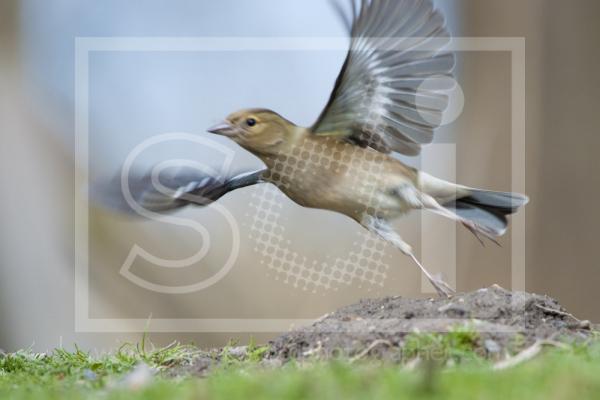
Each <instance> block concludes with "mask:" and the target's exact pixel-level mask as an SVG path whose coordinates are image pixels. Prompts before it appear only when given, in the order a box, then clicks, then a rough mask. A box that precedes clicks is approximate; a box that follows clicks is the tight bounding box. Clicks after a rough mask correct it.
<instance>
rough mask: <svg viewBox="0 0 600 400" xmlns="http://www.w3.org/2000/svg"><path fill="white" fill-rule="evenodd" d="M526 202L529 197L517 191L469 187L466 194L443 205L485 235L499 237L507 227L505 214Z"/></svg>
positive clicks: (516, 209) (510, 212)
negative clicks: (471, 223)
mask: <svg viewBox="0 0 600 400" xmlns="http://www.w3.org/2000/svg"><path fill="white" fill-rule="evenodd" d="M528 202H529V198H528V197H527V196H525V195H522V194H519V193H507V192H491V191H487V190H479V189H471V190H470V193H469V195H468V196H466V197H462V198H460V199H457V200H454V201H452V202H450V203H447V204H444V207H445V208H447V209H448V210H450V211H452V212H454V213H456V214H457V215H458V216H460V217H461V218H463V219H465V220H467V221H471V222H473V223H474V224H475V225H476V227H477V230H478V231H481V232H482V233H483V234H485V235H486V236H488V237H489V236H492V237H499V236H502V235H504V234H505V233H506V229H507V228H508V219H507V216H508V215H510V214H514V213H516V212H517V211H518V209H519V208H521V207H523V206H524V205H526V204H527V203H528Z"/></svg>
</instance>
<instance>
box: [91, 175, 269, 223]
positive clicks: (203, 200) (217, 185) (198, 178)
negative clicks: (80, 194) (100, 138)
mask: <svg viewBox="0 0 600 400" xmlns="http://www.w3.org/2000/svg"><path fill="white" fill-rule="evenodd" d="M263 172H264V170H257V171H250V172H245V173H241V174H237V175H235V176H233V177H231V178H228V179H222V178H220V177H216V176H210V175H206V174H203V173H201V172H199V171H198V170H197V169H194V168H181V169H179V170H177V171H176V172H175V173H172V174H167V175H166V176H161V179H160V185H161V186H163V189H162V190H159V188H157V187H156V185H155V184H154V183H153V182H152V176H151V174H149V173H148V174H145V175H136V174H132V176H130V177H129V192H130V194H131V197H132V199H133V201H134V202H135V203H136V204H137V205H139V206H140V207H142V208H143V209H145V210H148V211H152V212H157V213H165V212H170V211H175V210H178V209H180V208H183V207H186V206H188V205H198V206H206V205H208V204H210V203H212V202H214V201H217V200H218V199H219V198H221V197H222V196H224V195H225V194H227V193H229V192H231V191H234V190H236V189H240V188H243V187H246V186H250V185H254V184H257V183H260V182H261V175H262V173H263ZM164 188H167V189H168V190H166V191H165V190H164ZM91 198H92V200H93V201H94V202H95V203H96V204H97V205H99V206H101V207H104V208H108V209H111V210H113V211H117V212H121V213H126V214H132V215H133V214H135V210H134V209H132V208H131V206H130V205H129V204H128V202H127V200H125V197H124V196H123V193H122V191H121V180H120V177H119V178H117V179H114V180H113V181H111V182H104V183H101V182H98V183H96V184H94V185H92V187H91Z"/></svg>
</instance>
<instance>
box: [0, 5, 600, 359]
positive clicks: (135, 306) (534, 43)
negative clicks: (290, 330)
mask: <svg viewBox="0 0 600 400" xmlns="http://www.w3.org/2000/svg"><path fill="white" fill-rule="evenodd" d="M437 5H438V7H440V8H442V9H443V10H444V13H445V15H446V16H447V19H448V25H449V27H450V30H451V32H452V33H453V34H454V35H455V36H465V37H519V38H521V37H524V38H525V40H526V73H527V80H526V108H527V111H526V171H525V175H526V192H527V194H528V195H529V196H530V197H531V199H532V202H531V203H530V204H529V205H528V206H527V209H526V215H527V217H526V238H525V239H526V242H525V243H526V247H525V249H526V271H525V278H526V280H525V282H526V289H527V290H528V291H531V292H537V293H542V294H548V295H550V296H552V297H555V298H557V299H558V300H559V301H560V302H561V303H562V304H563V305H564V306H565V307H567V309H569V311H570V312H572V313H573V314H575V315H577V316H578V317H579V318H582V319H590V320H593V321H595V322H598V321H600V310H599V309H598V308H597V307H596V304H597V303H598V301H600V292H599V291H598V285H599V284H600V265H599V263H598V261H597V251H596V247H597V246H596V240H597V232H596V229H597V226H598V225H599V223H600V213H599V212H597V211H596V210H595V202H596V199H598V198H599V197H600V174H599V172H600V171H599V170H598V166H597V163H596V162H595V157H594V156H595V151H596V150H597V149H598V148H600V135H599V134H598V128H597V127H596V119H597V111H598V108H599V106H600V102H599V100H598V97H597V93H598V91H599V90H600V77H599V76H598V74H597V71H598V69H599V67H600V46H599V40H600V25H598V24H597V21H596V19H597V15H599V13H600V3H598V2H597V1H595V0H573V1H569V2H565V1H560V0H527V1H522V0H505V1H502V2H499V1H496V0H440V1H437ZM307 36H313V37H323V36H325V37H345V36H347V32H346V30H345V27H344V25H343V23H342V21H341V20H340V18H339V17H338V15H337V13H336V11H335V8H333V7H332V6H331V5H330V3H329V2H327V1H324V0H303V1H300V0H294V1H286V2H282V1H277V0H253V1H241V0H222V1H219V2H211V1H179V0H178V1H171V2H162V1H158V0H150V1H144V2H141V1H133V2H121V1H116V0H109V1H103V2H92V1H87V0H85V1H74V0H60V1H54V2H45V1H42V0H22V1H17V0H8V1H3V2H0V177H1V178H0V179H1V184H2V186H1V187H2V196H0V221H1V224H0V348H2V349H5V350H15V349H18V348H22V347H29V346H33V347H34V348H35V349H37V350H46V349H49V348H52V347H56V346H59V345H64V346H70V345H72V344H73V343H77V344H78V345H80V347H82V348H89V349H108V348H111V347H114V346H115V345H117V344H119V343H122V342H123V341H134V340H138V339H139V338H140V336H141V334H140V333H139V332H135V331H136V330H140V329H139V324H136V323H131V324H130V325H128V324H129V323H128V322H127V321H129V320H137V321H141V320H147V321H148V322H147V323H146V326H147V327H148V328H147V330H149V331H152V330H153V325H152V319H182V320H192V319H209V320H214V321H217V320H222V319H237V320H247V319H259V320H260V319H289V320H293V319H312V318H317V317H319V316H320V315H322V314H324V313H326V312H328V311H331V310H333V309H335V308H337V307H339V306H342V305H345V304H349V303H351V302H354V301H357V300H359V299H360V298H364V297H375V296H383V295H402V296H425V295H427V294H426V293H423V290H422V285H421V277H420V275H419V273H418V271H417V270H416V268H414V266H413V265H411V263H410V260H408V259H405V257H403V256H402V255H400V254H398V253H397V252H395V251H394V250H393V249H389V248H387V247H386V248H385V249H384V250H383V252H384V254H385V255H384V258H383V261H382V263H384V264H385V265H386V266H387V267H386V269H385V271H386V279H385V282H384V284H383V286H379V285H369V284H352V285H347V286H344V287H339V288H336V290H314V291H313V290H303V289H304V288H302V287H294V286H293V285H291V284H289V283H286V282H285V281H284V279H281V277H280V276H277V274H276V273H274V272H273V271H271V270H269V268H267V267H266V266H265V265H264V264H261V261H262V260H261V258H260V257H259V256H258V253H257V251H256V249H255V247H256V243H255V242H254V241H253V240H252V239H253V238H252V237H251V236H252V232H253V231H252V217H253V215H252V214H253V212H256V208H255V207H254V208H253V205H252V204H253V203H252V201H253V200H252V199H255V198H256V193H257V190H262V189H260V188H256V187H253V188H247V189H243V190H241V191H239V192H234V193H232V194H230V195H228V196H227V197H225V198H224V199H222V200H221V201H219V204H221V205H223V206H224V207H225V208H226V210H228V212H230V213H231V215H232V216H233V217H234V219H235V221H236V222H237V224H238V225H239V230H240V249H239V257H238V258H237V261H236V262H235V264H234V266H233V267H232V269H231V271H229V273H228V274H227V275H226V276H225V277H224V278H223V279H221V280H220V281H219V282H217V283H216V284H215V285H213V286H211V287H209V288H207V289H205V290H202V291H200V292H195V293H190V294H180V295H172V294H170V295H169V294H160V293H155V292H152V291H148V290H146V289H144V288H142V287H139V286H137V285H135V284H133V283H132V282H131V281H129V280H127V279H125V278H124V277H123V276H122V275H120V274H119V269H120V268H121V266H122V265H123V262H124V260H125V259H126V258H127V255H128V254H129V251H130V249H131V247H132V245H134V244H139V245H141V246H142V247H145V248H148V249H152V250H153V251H154V252H155V253H156V254H157V256H160V257H164V258H178V257H189V256H191V255H193V254H194V253H195V252H196V251H197V250H198V248H199V242H201V240H202V238H201V236H200V235H198V233H197V232H193V231H190V230H187V229H185V228H181V227H177V226H173V225H168V224H162V223H159V222H151V221H143V220H139V219H131V218H126V217H123V216H120V215H116V214H113V213H111V212H108V211H105V210H101V209H97V208H94V207H92V208H91V209H90V210H89V213H87V215H88V217H89V231H88V232H89V241H88V244H89V276H88V278H89V279H88V280H87V281H86V282H84V283H85V284H86V285H88V287H89V304H87V307H84V310H85V311H87V315H88V317H89V318H92V319H94V318H96V319H111V320H117V321H122V323H120V324H119V326H121V327H123V328H124V329H122V330H123V331H127V332H97V333H94V332H80V330H81V329H77V330H76V326H75V311H76V304H75V273H74V270H75V259H76V257H75V254H76V251H77V250H78V249H76V247H75V243H76V236H75V235H76V232H77V231H78V230H77V229H76V224H77V223H79V222H80V221H78V220H77V219H76V218H75V210H76V208H77V207H79V206H81V204H77V201H78V200H77V197H78V195H79V194H81V193H82V192H83V190H84V188H85V186H86V185H87V182H86V181H85V179H84V176H85V175H89V177H90V178H91V179H92V180H96V179H110V178H111V177H113V176H115V175H116V174H117V173H118V172H119V169H120V167H121V165H122V164H123V162H124V161H125V158H126V157H127V155H128V154H129V153H130V152H131V151H132V150H133V149H134V148H135V147H136V146H137V145H138V144H140V143H141V142H143V141H144V140H146V139H148V138H151V137H153V136H156V135H159V134H164V133H168V132H187V133H191V134H194V135H198V136H199V137H204V138H209V140H212V141H215V142H217V143H220V144H222V145H224V146H226V147H227V148H228V149H230V150H232V154H235V156H234V159H233V165H232V167H231V168H232V170H236V171H238V170H240V171H241V170H244V169H247V168H251V167H256V166H260V163H259V162H258V161H257V160H256V159H254V158H253V157H251V156H249V155H248V154H246V153H245V152H243V151H242V150H241V149H240V148H238V147H236V146H235V145H233V144H231V143H229V142H227V140H225V139H223V138H214V137H210V136H209V135H208V134H207V133H205V130H206V127H208V126H210V125H212V124H214V123H216V122H218V121H219V120H220V119H222V118H223V117H224V116H225V115H227V114H228V113H230V112H231V111H233V110H236V109H239V108H243V107H251V106H259V107H267V108H272V109H275V110H277V111H278V112H280V113H281V114H282V115H284V116H286V117H287V118H289V119H291V120H292V121H295V122H297V123H298V124H304V125H309V124H311V123H312V122H313V121H314V119H315V118H316V117H317V116H318V114H319V112H320V110H321V108H322V107H323V106H324V104H325V102H326V101H327V98H328V96H329V93H330V91H331V88H332V86H333V83H334V81H335V78H336V76H337V74H338V72H339V68H340V66H341V64H342V62H343V59H344V52H343V51H326V52H323V51H321V52H317V51H304V52H302V51H288V52H227V51H223V52H219V51H213V52H210V53H206V52H173V53H168V54H166V53H164V52H152V51H150V52H133V53H132V52H120V51H108V52H92V53H90V58H89V81H88V82H89V160H88V161H89V162H88V163H87V165H80V164H77V163H76V162H75V157H74V154H75V148H76V138H75V123H74V121H75V90H76V88H75V39H76V38H77V37H145V38H148V37H307ZM511 78H512V77H511V58H510V53H508V52H468V53H461V54H459V55H458V66H457V80H458V82H459V83H460V84H461V87H462V90H463V92H464V96H465V104H464V110H463V113H462V114H461V115H460V117H459V118H458V119H457V120H456V121H454V122H453V123H452V124H450V125H448V126H445V127H443V128H442V129H440V132H439V134H438V136H437V138H436V140H437V141H438V142H439V143H455V144H456V147H455V149H456V150H455V151H456V153H455V158H456V163H455V160H454V158H453V157H445V156H444V155H443V154H442V155H440V154H439V152H440V150H439V149H440V147H435V146H434V147H433V148H432V149H431V150H426V151H425V152H424V154H423V157H422V158H420V159H416V160H411V161H410V162H411V163H412V164H413V165H419V166H420V165H423V166H424V167H428V168H429V172H434V173H438V174H443V173H449V172H448V171H452V172H453V173H451V175H455V177H456V179H457V180H458V181H459V182H460V183H463V184H466V185H470V186H475V187H488V188H493V189H496V190H510V189H511V185H512V182H511V95H512V93H511ZM442 148H446V147H442ZM450 148H451V147H450ZM215 157H216V158H215ZM172 158H192V159H198V160H200V161H202V162H205V163H209V164H210V163H212V162H213V160H214V162H218V156H215V153H214V152H209V151H207V150H206V148H204V149H203V148H202V147H201V146H200V147H197V146H196V147H195V146H189V145H183V146H182V145H181V143H179V144H178V145H172V146H171V145H168V146H163V147H161V148H159V149H158V150H157V149H153V151H152V152H150V153H149V154H147V155H146V156H145V159H144V160H143V164H142V165H140V166H139V168H141V169H142V170H143V169H144V168H146V167H148V166H150V165H153V164H155V163H156V162H160V161H164V160H166V159H172ZM424 160H429V161H427V162H425V161H424ZM454 170H455V171H454ZM280 201H281V204H282V207H281V215H282V216H283V220H282V224H283V225H284V228H285V233H286V236H287V237H289V240H290V244H289V246H290V251H291V252H295V253H298V254H302V255H304V256H305V257H306V258H307V259H308V260H314V261H315V262H317V263H320V262H325V261H326V260H329V259H332V258H333V259H335V258H343V257H345V256H346V255H347V254H348V253H349V252H351V250H352V247H353V244H354V243H355V242H356V241H357V240H361V228H360V227H358V226H356V225H355V224H353V223H351V222H349V221H347V220H346V219H345V218H343V217H340V216H337V215H333V214H331V213H327V212H323V211H315V210H305V209H302V208H301V207H299V206H297V205H295V204H293V203H292V202H290V201H289V200H287V199H284V198H282V199H280ZM177 215H178V216H180V217H182V218H187V219H190V220H194V221H201V222H202V225H203V226H204V227H205V228H206V229H207V231H208V232H210V235H211V243H212V245H211V249H210V251H209V253H208V254H207V255H206V257H205V258H204V259H203V260H202V261H201V262H200V263H198V265H197V268H196V267H195V268H191V269H187V270H182V271H178V272H177V273H176V274H172V273H169V274H165V273H164V271H161V270H160V269H156V268H154V267H152V266H151V265H145V264H144V262H141V263H138V264H135V265H134V267H135V271H137V272H136V273H137V274H139V275H143V276H144V277H145V279H147V280H150V281H154V282H162V283H164V284H172V285H181V284H185V283H189V282H194V281H198V280H202V279H205V278H206V277H207V276H210V275H211V274H213V273H215V270H214V268H215V266H218V265H221V264H222V263H223V257H224V255H225V254H226V253H228V252H229V250H230V249H231V246H232V243H231V238H230V236H231V235H230V234H229V233H228V227H227V225H226V223H224V220H223V215H220V214H219V213H218V212H215V210H214V209H213V208H210V207H209V208H206V209H199V208H196V209H186V210H184V211H182V212H180V213H178V214H177ZM434 224H435V225H432V226H430V227H429V229H434V230H435V231H440V230H441V231H444V232H448V231H449V230H450V231H452V232H454V231H455V232H456V239H455V241H456V243H455V244H456V246H454V242H451V244H452V248H455V254H454V253H453V254H452V255H453V257H455V258H454V259H453V260H451V261H449V264H455V265H456V271H455V272H456V274H455V276H452V277H450V279H449V280H450V281H451V282H452V283H455V284H456V286H457V288H458V290H460V291H468V290H475V289H477V288H480V287H485V286H490V285H491V284H494V283H497V284H499V285H501V286H504V287H511V283H512V282H513V280H514V279H513V278H514V277H513V276H511V250H512V249H511V240H510V239H511V237H510V234H509V235H508V236H507V237H506V238H503V239H502V245H503V247H496V246H487V247H486V248H483V247H481V246H480V245H479V243H478V242H477V241H476V240H475V239H474V238H473V237H472V236H471V235H470V234H469V233H468V232H467V231H466V230H464V229H460V228H458V229H457V228H456V227H454V226H453V225H452V224H450V223H447V222H445V221H438V220H436V222H434ZM421 226H422V224H421V218H420V215H414V216H411V217H409V218H406V219H405V220H403V221H400V222H399V223H398V224H397V228H398V229H399V231H401V232H402V235H403V237H404V238H405V239H406V240H407V241H408V242H410V243H412V244H414V247H415V248H417V249H419V248H420V238H421V230H420V228H421ZM78 228H81V226H79V227H78ZM440 240H442V241H443V240H444V238H443V237H441V238H440ZM452 240H454V239H452ZM446 244H447V243H446ZM429 259H430V261H431V263H433V264H434V265H430V267H431V269H433V270H440V271H446V272H448V271H447V270H445V268H444V265H443V264H444V259H443V257H435V255H434V257H429ZM431 263H430V264H431ZM135 271H134V272H135ZM79 283H81V282H79ZM359 283H360V282H359ZM363 283H364V282H363ZM206 329H210V326H208V327H207V328H206ZM84 330H85V329H84ZM98 330H99V331H103V330H104V331H106V330H111V329H108V328H106V327H104V329H102V328H101V329H98ZM163 330H164V329H163ZM190 330H192V329H190ZM260 330H267V329H257V330H256V331H254V332H253V331H247V332H246V331H243V330H237V331H235V332H215V333H206V332H205V333H193V332H183V333H182V332H173V333H165V332H163V333H153V334H152V336H151V338H152V340H153V341H154V342H156V343H158V344H163V343H167V342H170V341H172V340H180V341H183V342H192V341H193V342H195V343H197V344H199V345H201V346H214V345H223V344H225V343H227V341H228V340H229V339H230V338H237V339H239V340H240V341H241V342H245V341H247V340H249V338H250V337H251V336H253V337H254V338H256V340H257V341H265V340H268V339H269V338H271V337H273V336H274V335H276V333H274V332H270V333H265V332H262V333H261V332H258V331H260Z"/></svg>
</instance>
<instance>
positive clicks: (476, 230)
mask: <svg viewBox="0 0 600 400" xmlns="http://www.w3.org/2000/svg"><path fill="white" fill-rule="evenodd" d="M420 199H421V204H422V207H423V208H425V209H427V210H429V211H432V212H434V213H436V214H439V215H441V216H444V217H446V218H449V219H451V220H454V221H456V222H460V223H461V224H463V226H464V227H465V228H467V229H468V230H469V231H470V232H471V233H472V234H473V235H474V236H475V237H476V238H477V240H479V243H481V244H482V245H483V246H485V242H484V241H483V239H482V238H481V236H480V235H483V236H485V237H486V238H487V239H489V240H490V241H492V242H494V243H495V244H497V245H498V246H500V244H499V243H498V241H497V240H496V238H495V237H494V236H493V234H492V233H490V232H489V231H487V230H486V229H485V228H483V227H481V226H479V225H477V224H476V223H475V222H473V221H470V220H468V219H465V218H462V217H461V216H460V215H458V214H456V213H454V212H452V211H451V210H448V209H447V208H445V207H444V206H442V205H441V204H440V203H438V202H437V200H435V199H434V198H433V197H431V196H429V195H426V194H423V193H421V195H420Z"/></svg>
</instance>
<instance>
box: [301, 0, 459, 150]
mask: <svg viewBox="0 0 600 400" xmlns="http://www.w3.org/2000/svg"><path fill="white" fill-rule="evenodd" d="M352 3H353V21H354V24H353V27H352V42H351V47H350V50H349V52H348V55H347V57H346V60H345V62H344V65H343V67H342V71H341V73H340V75H339V76H338V79H337V81H336V85H335V87H334V89H333V92H332V95H331V97H330V99H329V102H328V104H327V106H326V107H325V109H324V110H323V112H322V113H321V116H320V117H319V119H318V120H317V122H316V123H315V124H314V125H313V127H312V130H313V132H314V133H315V134H318V135H327V136H340V137H344V138H345V139H347V140H348V141H350V142H354V143H356V144H358V145H360V146H369V147H372V148H374V149H376V150H378V151H381V152H385V153H389V152H392V151H397V152H400V153H403V154H407V155H417V154H419V152H420V145H422V144H428V143H431V142H432V141H433V135H434V130H435V129H436V128H437V127H438V126H439V124H441V121H442V116H443V112H444V110H445V109H446V108H447V107H448V101H449V96H448V92H449V91H450V90H452V89H454V86H455V82H454V80H453V79H449V78H451V77H452V70H453V69H454V65H455V58H454V54H453V53H451V52H444V48H445V47H446V46H447V45H448V44H449V42H450V40H451V39H450V34H449V33H448V31H447V30H446V27H445V21H444V16H443V15H442V14H441V13H440V12H439V11H437V10H435V9H434V7H433V3H432V1H431V0H361V1H360V8H359V10H358V11H357V10H356V8H355V2H354V1H352ZM356 14H358V15H356ZM424 83H426V85H424Z"/></svg>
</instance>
